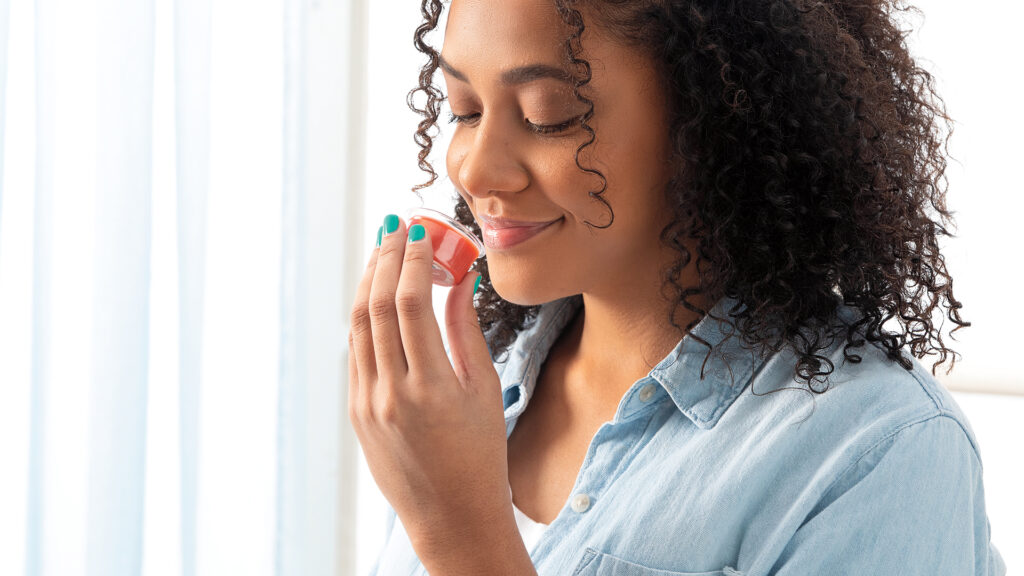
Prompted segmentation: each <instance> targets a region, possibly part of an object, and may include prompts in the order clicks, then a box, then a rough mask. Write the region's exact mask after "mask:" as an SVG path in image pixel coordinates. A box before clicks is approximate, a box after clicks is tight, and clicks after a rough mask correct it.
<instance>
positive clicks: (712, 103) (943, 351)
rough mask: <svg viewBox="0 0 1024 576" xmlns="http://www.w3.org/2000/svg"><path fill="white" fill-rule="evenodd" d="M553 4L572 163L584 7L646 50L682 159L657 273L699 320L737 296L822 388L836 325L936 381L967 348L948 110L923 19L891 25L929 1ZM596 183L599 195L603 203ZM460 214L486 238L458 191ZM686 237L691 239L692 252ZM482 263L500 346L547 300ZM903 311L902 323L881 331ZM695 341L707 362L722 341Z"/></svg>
mask: <svg viewBox="0 0 1024 576" xmlns="http://www.w3.org/2000/svg"><path fill="white" fill-rule="evenodd" d="M552 1H553V3H554V5H555V7H556V8H557V13H558V14H559V15H560V17H561V19H562V21H563V23H564V25H565V29H566V33H567V34H566V35H567V38H566V40H565V62H566V64H567V66H568V67H569V69H570V70H571V71H572V73H573V74H574V82H573V84H574V89H573V93H574V95H575V96H576V97H577V98H578V99H580V100H581V101H582V102H584V103H587V104H589V111H588V113H587V114H585V115H584V117H583V118H582V123H581V125H582V126H583V128H584V129H585V130H586V131H587V132H588V137H587V138H586V142H584V143H583V144H582V145H581V146H580V147H579V148H578V149H577V150H576V163H577V165H579V152H580V150H581V149H582V148H583V147H585V146H587V145H588V144H590V143H592V142H593V141H594V138H595V133H594V130H593V129H592V128H591V127H590V126H589V124H588V123H587V120H589V119H590V118H591V116H592V114H593V102H591V101H590V100H588V99H587V98H586V96H585V87H586V85H587V83H588V82H589V80H590V78H591V76H590V66H589V64H588V63H587V62H586V61H585V60H583V59H581V58H580V54H581V50H582V46H581V42H580V40H581V37H582V34H583V31H584V29H585V24H584V20H583V13H582V12H583V11H586V12H587V14H588V17H590V16H593V17H595V18H596V19H597V21H598V22H599V23H600V24H601V25H603V27H604V28H606V29H607V30H608V31H610V32H611V33H612V34H614V35H615V37H616V38H617V39H618V40H620V41H622V42H623V43H625V44H626V45H629V46H633V47H637V48H638V49H640V50H643V51H644V52H645V53H646V54H648V55H649V56H650V57H651V58H652V60H653V62H654V63H655V64H654V65H655V66H656V67H657V68H658V71H659V73H660V76H661V77H662V79H663V81H664V83H665V88H666V89H667V90H668V93H669V95H670V96H669V104H670V106H671V109H670V111H669V115H670V118H671V126H670V134H671V136H672V146H673V150H672V154H673V155H674V158H675V161H676V162H675V166H676V168H675V172H674V175H673V177H672V179H671V181H670V182H669V184H668V186H667V188H666V190H665V193H666V194H667V195H668V198H669V199H670V205H671V206H673V209H674V214H675V218H674V221H673V222H672V223H671V224H669V225H668V226H667V227H666V228H665V229H664V230H662V232H661V240H662V241H663V242H665V243H666V244H667V245H668V246H671V247H672V248H673V249H674V250H676V251H678V252H679V258H678V259H677V260H676V261H675V263H674V264H673V265H672V266H671V267H670V268H668V269H666V270H665V271H664V276H663V278H664V283H665V286H666V287H668V288H670V289H671V290H672V293H673V294H674V295H675V308H676V309H678V307H679V306H682V307H684V308H686V309H688V310H690V311H692V312H694V313H696V314H698V315H699V316H704V315H707V314H708V313H709V312H708V311H707V310H704V309H702V308H701V307H700V306H698V305H697V304H696V303H695V302H694V299H695V298H697V297H703V300H702V301H710V302H714V301H717V300H718V299H719V298H720V297H722V296H728V297H730V298H733V299H736V300H737V301H738V302H739V303H740V304H741V305H740V306H737V307H736V308H734V309H733V310H730V311H728V313H727V314H728V316H729V317H730V318H732V321H731V322H730V323H731V324H732V325H733V327H734V334H738V335H739V336H740V337H742V338H743V340H744V341H745V342H747V343H749V344H755V345H758V346H759V347H760V349H761V351H762V353H763V352H764V351H766V350H772V351H777V350H780V349H782V348H783V347H787V346H790V347H792V348H793V349H794V350H795V351H796V355H797V356H798V358H799V359H798V362H797V365H796V366H795V367H794V377H795V378H796V379H798V380H800V381H802V382H803V383H805V384H807V386H808V388H809V389H810V390H811V391H814V392H818V393H821V392H824V390H820V391H819V390H816V389H815V387H814V382H815V381H819V382H824V383H825V384H826V385H827V384H828V375H829V374H831V373H832V372H833V370H834V368H835V367H834V365H833V363H832V362H831V361H830V360H829V358H828V357H827V356H825V355H823V354H822V353H823V352H825V351H826V350H827V348H829V347H831V346H832V345H833V344H834V343H835V341H836V340H835V339H836V338H840V337H841V338H843V339H844V341H845V345H844V347H843V354H844V357H845V358H846V360H848V361H851V362H859V361H861V357H860V356H859V355H857V354H856V353H855V352H854V350H855V349H856V348H858V347H860V346H863V345H864V344H865V341H866V340H867V341H871V342H873V343H875V344H876V345H878V346H880V347H881V348H883V349H884V350H885V352H886V355H887V356H888V358H889V359H891V360H892V361H894V362H898V363H899V364H900V365H901V366H903V367H904V368H906V369H907V370H910V369H912V366H913V362H912V360H911V359H910V358H907V357H906V356H905V355H904V354H903V348H904V347H905V346H906V345H907V344H909V348H910V352H911V353H912V354H913V355H914V356H916V357H918V358H923V357H924V356H925V355H927V354H938V356H939V358H938V359H937V360H936V361H935V363H934V364H933V365H932V374H933V375H934V374H935V369H936V368H937V366H938V365H939V364H941V363H942V362H945V361H946V359H947V356H950V355H951V356H952V358H951V362H950V365H949V368H948V369H947V371H946V372H947V373H948V372H949V371H950V370H952V368H953V365H954V364H955V363H956V360H957V357H958V356H959V354H958V353H956V352H955V351H953V350H951V349H949V348H947V346H946V345H945V343H944V342H943V338H942V330H941V328H942V325H941V324H940V325H939V326H938V327H937V326H935V325H934V324H933V321H932V318H933V311H934V310H935V309H936V308H937V307H940V306H941V307H942V308H944V309H945V312H944V314H945V315H946V316H947V317H948V318H949V319H950V320H951V321H952V322H953V323H954V324H956V327H954V328H953V330H952V331H951V332H950V335H951V336H952V335H953V333H955V332H956V331H957V330H959V329H960V328H962V327H964V326H970V323H969V322H966V321H964V320H962V319H961V317H960V313H959V309H960V308H961V307H962V305H961V303H960V302H959V301H957V300H956V298H955V297H954V296H953V280H952V278H951V277H950V274H949V272H948V271H947V269H946V265H945V260H944V258H943V255H942V254H941V253H940V251H939V244H938V239H939V237H941V236H952V234H951V232H950V231H949V228H948V227H952V224H953V221H952V212H951V211H949V210H947V208H946V206H945V189H946V184H947V180H946V177H945V174H944V173H945V168H946V160H945V158H944V156H943V154H942V153H940V152H942V151H941V150H940V146H942V145H945V146H947V148H946V149H945V152H946V153H947V154H948V140H949V137H950V136H951V135H952V120H951V119H950V118H949V117H948V116H947V115H946V111H945V105H944V102H943V100H942V99H941V98H940V97H939V96H938V95H937V93H936V91H935V88H934V85H933V84H934V83H933V79H932V76H931V75H930V74H929V73H928V72H927V71H925V70H923V69H922V68H920V67H918V65H917V64H916V63H915V61H914V59H913V58H912V57H911V55H910V52H909V49H908V47H907V44H906V41H905V40H906V37H907V35H909V33H910V30H903V29H901V28H900V27H899V26H898V24H897V21H896V20H897V19H896V18H895V17H894V16H896V12H905V11H908V10H909V11H913V12H916V13H918V14H920V10H918V9H917V8H914V7H913V6H906V5H905V4H903V3H902V2H901V1H900V0H895V1H892V2H889V1H886V0H824V1H812V0H756V1H754V0H690V1H687V2H681V1H672V0H552ZM421 11H422V13H423V17H424V22H423V23H422V24H421V25H420V26H419V27H418V28H417V30H416V33H415V35H414V39H415V45H416V47H417V48H418V49H419V50H420V51H421V52H423V53H424V54H426V55H427V57H428V61H427V63H426V64H425V65H424V66H423V68H422V70H421V73H420V77H419V86H418V87H417V88H415V89H413V90H412V91H410V93H409V99H408V103H409V106H410V107H411V108H412V109H413V110H415V111H417V112H418V113H420V114H421V115H422V116H423V120H422V121H421V122H420V123H419V127H418V130H417V131H416V136H415V138H416V142H417V143H418V144H419V145H420V152H419V164H420V167H421V168H422V169H423V170H425V171H426V172H428V174H429V181H427V182H426V183H424V184H420V185H418V186H415V187H414V188H413V190H414V191H415V192H417V193H419V190H420V189H422V188H423V187H425V186H429V185H430V184H432V183H433V182H434V181H435V180H436V178H437V174H436V173H435V172H434V170H433V168H432V167H431V165H430V163H429V162H428V161H427V156H428V155H429V153H430V151H431V147H432V143H433V140H432V136H431V135H430V134H429V131H430V130H431V129H432V128H436V126H437V118H438V114H439V112H440V105H441V103H442V101H443V99H444V96H443V94H442V93H441V92H440V90H438V88H436V87H435V86H434V85H433V83H432V79H433V76H434V73H435V72H436V70H437V68H438V54H437V52H436V51H435V50H434V49H433V48H431V47H430V46H429V45H428V44H427V43H426V42H425V36H426V35H427V34H428V33H429V32H430V31H432V30H434V29H435V28H436V27H437V24H438V20H439V18H440V16H441V12H442V2H441V0H422V2H421ZM417 94H424V95H425V96H426V104H425V106H423V107H418V106H417V105H416V102H415V100H416V96H417ZM940 120H942V121H943V123H942V125H944V126H945V128H946V130H947V133H946V134H945V138H944V139H943V137H942V136H943V135H942V131H941V130H940V128H942V125H940V123H939V121H940ZM580 168H581V169H582V170H586V171H588V172H592V173H596V174H598V175H599V176H600V173H598V172H595V171H593V170H590V169H587V168H585V167H583V166H580ZM602 180H603V176H602ZM602 191H603V188H602V190H599V191H594V192H591V193H590V194H591V195H592V196H594V197H595V198H599V199H601V198H600V193H601V192H602ZM601 200H602V201H603V199H601ZM455 213H456V216H457V218H458V220H459V221H460V222H462V223H463V224H465V225H466V226H468V227H469V228H470V229H472V230H473V231H474V232H475V233H476V234H477V235H479V234H480V229H479V228H478V227H477V225H476V222H475V221H474V218H473V216H472V213H471V212H470V210H469V206H468V205H467V204H466V203H465V201H464V200H463V199H462V198H461V197H460V198H458V199H457V202H456V207H455ZM613 219H614V216H613ZM608 225H609V226H610V225H611V223H610V222H609V224H608ZM684 239H692V240H694V241H696V244H695V245H696V246H697V249H696V253H695V254H694V253H691V251H690V250H689V249H688V248H687V247H686V246H685V245H684ZM694 259H695V260H696V262H695V268H696V271H697V272H696V276H697V282H696V285H683V284H682V283H681V282H680V273H681V272H682V270H683V269H684V268H686V267H687V266H688V265H689V264H690V263H691V261H692V260H694ZM485 260H486V259H480V260H478V262H477V264H476V268H477V269H478V270H479V272H480V273H481V274H482V280H481V283H480V290H479V293H478V294H477V296H476V307H477V311H478V315H479V318H480V324H481V327H482V328H483V330H484V332H485V333H486V334H487V335H488V336H487V337H488V345H489V346H490V348H491V351H492V357H494V358H498V357H499V356H500V355H501V353H502V352H504V351H507V349H508V348H509V346H510V345H511V343H512V342H513V341H514V340H515V338H516V335H517V334H518V333H519V331H521V330H522V329H523V328H524V326H526V325H527V324H528V323H529V322H530V321H531V320H532V319H533V318H534V317H535V316H536V313H537V311H538V310H539V306H519V305H516V304H512V303H510V302H507V301H505V300H503V299H502V298H501V297H500V296H498V294H497V293H496V292H495V291H494V290H493V288H492V286H491V282H490V276H489V274H488V271H487V262H486V261H485ZM576 297H579V295H577V296H576ZM841 304H846V305H848V306H851V307H853V308H854V309H856V310H857V311H858V314H859V318H858V319H857V320H856V321H855V322H853V323H852V324H850V325H845V324H840V323H836V322H834V321H833V320H834V319H835V317H836V311H837V308H838V307H839V306H840V305H841ZM699 319H700V318H699V317H698V318H697V319H694V320H693V321H692V322H690V323H689V324H688V325H687V326H680V325H679V324H677V323H676V322H675V320H674V311H673V313H672V314H670V316H669V321H670V322H671V323H672V325H673V326H676V327H677V328H679V329H680V333H681V335H689V336H691V337H694V338H696V336H694V335H692V334H690V330H691V328H693V327H694V326H695V325H696V324H697V322H698V321H699ZM890 320H894V322H896V323H897V327H898V328H897V329H896V330H895V331H890V330H889V329H888V328H886V327H885V326H884V325H885V324H887V323H889V321H890ZM943 324H944V322H943ZM808 329H809V330H808ZM809 335H810V336H809ZM697 339H698V340H700V342H701V343H703V344H704V345H706V346H708V348H709V349H708V355H710V354H711V352H712V350H711V349H712V346H711V345H710V344H708V343H707V342H704V341H703V340H701V339H699V338H697ZM705 360H706V358H705ZM826 389H827V386H826Z"/></svg>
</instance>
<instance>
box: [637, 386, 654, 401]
mask: <svg viewBox="0 0 1024 576" xmlns="http://www.w3.org/2000/svg"><path fill="white" fill-rule="evenodd" d="M652 396H654V384H648V385H646V386H644V387H643V388H641V389H640V401H641V402H647V401H648V400H650V399H651V397H652Z"/></svg>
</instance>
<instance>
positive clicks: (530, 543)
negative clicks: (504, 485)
mask: <svg viewBox="0 0 1024 576" xmlns="http://www.w3.org/2000/svg"><path fill="white" fill-rule="evenodd" d="M509 493H510V494H511V493H512V489H511V488H509ZM512 510H513V511H514V512H515V515H516V526H518V527H519V534H520V535H521V536H522V537H523V543H524V544H526V550H527V551H528V552H532V551H533V547H534V546H536V544H537V541H538V540H540V535H541V534H543V533H544V531H545V530H547V528H548V525H547V524H541V523H540V522H534V521H533V520H532V519H531V518H530V517H529V516H527V515H526V514H523V511H522V510H520V509H519V508H518V507H517V506H516V505H515V503H513V504H512Z"/></svg>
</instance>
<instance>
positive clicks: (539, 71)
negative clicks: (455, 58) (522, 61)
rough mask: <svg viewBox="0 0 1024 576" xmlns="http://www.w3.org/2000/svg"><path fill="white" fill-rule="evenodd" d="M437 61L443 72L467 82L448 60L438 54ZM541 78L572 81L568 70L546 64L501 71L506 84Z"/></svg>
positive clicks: (503, 82)
mask: <svg viewBox="0 0 1024 576" xmlns="http://www.w3.org/2000/svg"><path fill="white" fill-rule="evenodd" d="M437 62H438V65H440V66H441V68H442V69H443V70H444V71H445V72H447V73H449V74H451V75H452V77H454V78H455V79H456V80H461V81H463V82H469V80H468V79H467V78H466V75H465V74H463V73H462V72H460V71H458V70H456V69H455V68H452V65H451V64H449V63H448V61H447V60H445V59H444V58H443V57H442V56H441V55H440V54H438V55H437ZM543 78H552V79H554V80H558V81H560V82H571V81H572V76H570V75H569V73H568V72H566V71H565V70H563V69H561V68H558V67H555V66H550V65H548V64H528V65H526V66H520V67H518V68H512V69H511V70H506V71H504V72H502V73H501V83H502V84H505V85H506V86H516V85H519V84H526V83H528V82H533V81H534V80H541V79H543Z"/></svg>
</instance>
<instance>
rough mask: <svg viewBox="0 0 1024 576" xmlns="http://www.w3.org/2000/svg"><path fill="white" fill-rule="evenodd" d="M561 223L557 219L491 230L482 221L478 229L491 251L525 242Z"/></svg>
mask: <svg viewBox="0 0 1024 576" xmlns="http://www.w3.org/2000/svg"><path fill="white" fill-rule="evenodd" d="M561 221H562V219H561V218H559V219H558V220H552V221H551V222H545V223H542V224H534V225H530V226H511V227H507V228H491V227H490V226H489V225H488V224H487V222H486V221H483V222H482V223H481V225H480V228H481V231H482V232H483V239H484V245H485V246H487V247H488V248H491V249H496V250H503V249H507V248H511V247H513V246H516V245H519V244H521V243H523V242H526V241H527V240H529V239H531V238H533V237H534V236H536V235H538V234H540V233H541V232H543V231H545V230H547V229H548V228H550V227H551V226H552V225H554V224H557V223H558V222H561Z"/></svg>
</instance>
